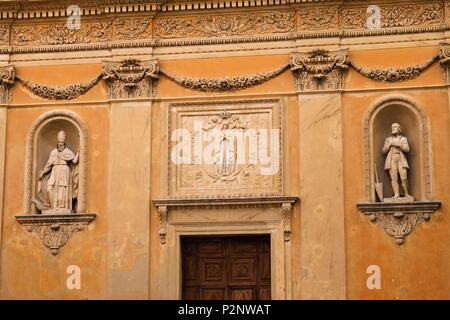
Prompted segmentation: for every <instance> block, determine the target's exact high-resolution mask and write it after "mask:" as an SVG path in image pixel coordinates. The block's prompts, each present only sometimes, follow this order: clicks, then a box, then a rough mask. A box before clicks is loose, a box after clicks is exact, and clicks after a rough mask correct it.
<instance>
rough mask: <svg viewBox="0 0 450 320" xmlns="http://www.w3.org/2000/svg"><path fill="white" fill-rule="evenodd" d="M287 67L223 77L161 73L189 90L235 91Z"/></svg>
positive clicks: (258, 82) (254, 83)
mask: <svg viewBox="0 0 450 320" xmlns="http://www.w3.org/2000/svg"><path fill="white" fill-rule="evenodd" d="M288 68H289V65H288V64H287V65H284V66H282V67H281V68H278V69H276V70H274V71H270V72H262V73H256V74H253V75H246V76H238V77H225V78H189V77H179V76H176V75H173V74H171V73H169V72H166V71H163V70H161V74H162V75H164V76H165V77H167V78H168V79H170V80H172V81H173V82H175V83H177V84H178V85H180V86H182V87H184V88H186V89H191V90H196V91H203V92H224V91H236V90H243V89H246V88H250V87H254V86H257V85H260V84H262V83H264V82H266V81H268V80H270V79H272V78H275V77H276V76H278V75H279V74H281V73H283V72H284V71H285V70H287V69H288Z"/></svg>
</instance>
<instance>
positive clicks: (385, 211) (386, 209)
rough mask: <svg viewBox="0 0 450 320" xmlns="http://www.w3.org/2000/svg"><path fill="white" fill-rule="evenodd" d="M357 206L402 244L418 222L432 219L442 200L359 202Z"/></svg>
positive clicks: (397, 242)
mask: <svg viewBox="0 0 450 320" xmlns="http://www.w3.org/2000/svg"><path fill="white" fill-rule="evenodd" d="M357 206H358V208H359V210H360V211H361V212H362V213H364V214H365V215H367V216H368V217H369V219H370V221H372V222H374V223H377V224H379V225H380V226H381V227H382V229H383V230H384V231H385V232H386V233H387V234H388V235H389V236H391V237H392V238H394V241H395V243H396V244H397V245H398V246H400V245H403V243H404V242H405V237H407V236H408V235H409V234H411V233H412V232H413V231H414V229H415V228H416V226H417V225H418V224H420V223H422V222H423V221H427V222H428V221H430V219H431V216H432V215H433V213H434V212H436V210H438V209H439V207H440V206H441V202H440V201H424V202H411V203H386V202H365V203H358V204H357Z"/></svg>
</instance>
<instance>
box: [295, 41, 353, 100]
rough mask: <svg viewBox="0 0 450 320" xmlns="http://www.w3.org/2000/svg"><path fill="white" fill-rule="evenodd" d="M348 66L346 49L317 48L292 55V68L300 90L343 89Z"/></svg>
mask: <svg viewBox="0 0 450 320" xmlns="http://www.w3.org/2000/svg"><path fill="white" fill-rule="evenodd" d="M348 66H349V59H348V50H346V49H344V50H336V51H328V50H323V49H316V50H313V51H310V52H305V53H294V54H292V55H291V70H292V72H294V75H295V78H296V85H297V90H298V91H309V90H338V89H343V88H344V77H345V75H346V73H347V71H348Z"/></svg>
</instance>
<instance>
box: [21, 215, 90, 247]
mask: <svg viewBox="0 0 450 320" xmlns="http://www.w3.org/2000/svg"><path fill="white" fill-rule="evenodd" d="M96 216H97V215H96V214H95V213H71V214H51V215H50V214H48V215H44V214H22V215H17V216H16V219H17V221H18V222H19V223H20V224H22V225H24V226H25V227H26V229H27V231H28V232H35V233H36V234H37V235H38V237H39V239H40V240H41V242H42V244H43V245H44V246H46V247H47V248H48V249H50V252H51V254H52V255H54V256H55V255H57V254H58V253H59V250H60V249H61V247H63V246H64V245H65V244H66V243H67V242H68V241H69V239H70V238H71V236H72V234H74V233H75V232H78V231H82V230H84V229H85V228H86V226H87V225H88V224H89V223H91V222H92V221H93V220H94V219H95V217H96Z"/></svg>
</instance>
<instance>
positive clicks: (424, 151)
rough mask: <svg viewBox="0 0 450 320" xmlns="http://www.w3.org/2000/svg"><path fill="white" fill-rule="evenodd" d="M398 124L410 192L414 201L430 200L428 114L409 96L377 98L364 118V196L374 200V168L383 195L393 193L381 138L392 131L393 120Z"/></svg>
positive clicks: (387, 195)
mask: <svg viewBox="0 0 450 320" xmlns="http://www.w3.org/2000/svg"><path fill="white" fill-rule="evenodd" d="M394 122H397V123H399V124H400V125H401V127H402V131H403V135H404V136H406V137H407V139H408V143H409V146H410V152H408V153H407V160H408V163H409V167H410V169H409V170H408V182H409V191H410V194H411V195H412V196H413V197H414V199H415V201H425V200H431V198H432V194H431V193H432V188H431V162H430V159H431V147H430V133H429V124H428V118H427V117H426V115H425V113H424V112H423V110H422V109H421V108H420V107H419V106H418V105H417V104H416V103H415V102H414V101H413V100H412V99H410V98H409V97H406V96H402V95H391V96H387V97H384V98H382V99H380V100H378V101H377V102H376V103H375V104H374V105H373V106H372V107H371V108H370V110H369V112H368V114H367V116H366V118H365V120H364V144H365V146H364V149H365V191H366V199H367V200H368V201H372V202H375V201H376V200H377V197H376V192H375V170H376V172H377V173H378V178H379V181H380V182H382V183H383V192H384V198H389V197H392V188H391V182H390V177H389V172H387V171H385V170H384V163H385V159H386V156H385V155H383V154H382V151H381V150H382V148H383V144H384V140H385V139H386V138H387V137H388V136H389V135H390V134H391V129H390V128H391V125H392V123H394Z"/></svg>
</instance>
